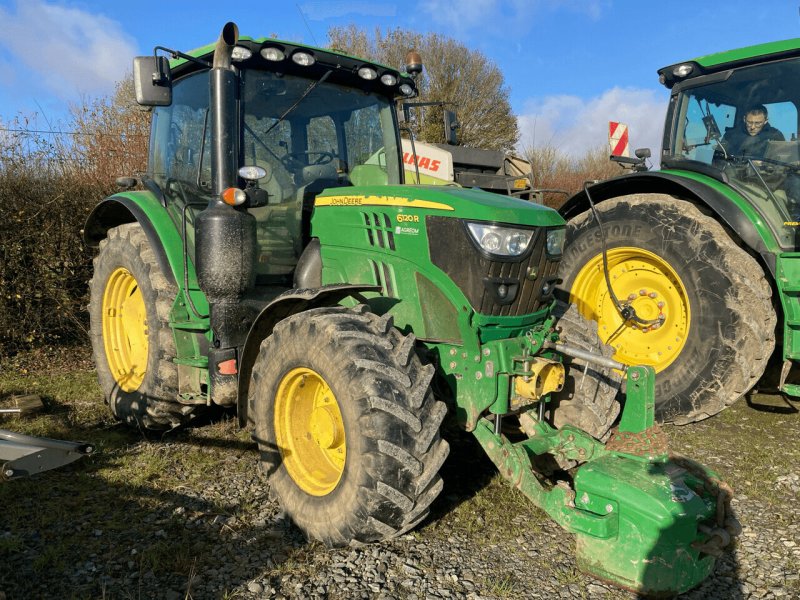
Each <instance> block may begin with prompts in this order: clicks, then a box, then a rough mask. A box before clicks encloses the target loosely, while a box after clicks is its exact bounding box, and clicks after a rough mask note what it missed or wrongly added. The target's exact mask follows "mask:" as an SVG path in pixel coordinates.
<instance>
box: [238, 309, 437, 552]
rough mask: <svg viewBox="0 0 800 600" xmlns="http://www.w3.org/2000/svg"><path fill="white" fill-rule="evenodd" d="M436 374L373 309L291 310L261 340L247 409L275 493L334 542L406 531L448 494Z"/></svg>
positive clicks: (315, 533)
mask: <svg viewBox="0 0 800 600" xmlns="http://www.w3.org/2000/svg"><path fill="white" fill-rule="evenodd" d="M433 372H434V369H433V367H432V366H431V365H423V364H422V363H421V362H420V360H419V358H418V357H417V355H416V353H415V351H414V337H413V336H404V335H402V334H401V333H400V332H399V331H397V330H396V329H395V328H394V327H393V326H392V321H391V319H390V318H386V317H378V316H377V315H375V314H372V313H370V312H368V311H367V309H366V307H365V306H360V307H357V308H356V309H347V308H342V307H329V308H318V309H312V310H309V311H306V312H303V313H300V314H297V315H294V316H291V317H289V318H287V319H285V320H283V321H281V322H280V323H278V325H277V326H276V327H275V329H274V331H273V333H272V334H271V335H270V336H269V337H268V338H267V339H266V340H264V342H263V343H262V345H261V349H260V352H259V355H258V358H257V359H256V363H255V365H254V367H253V375H252V377H253V380H252V383H251V386H250V396H249V412H248V414H249V415H250V419H251V425H252V427H253V436H254V438H255V440H256V441H257V442H258V445H259V449H260V452H261V460H262V466H263V467H264V469H265V470H266V472H267V474H268V477H269V484H270V488H271V491H272V492H273V493H274V494H275V495H276V496H277V497H278V500H279V501H280V503H281V505H282V506H283V508H284V510H286V512H287V513H288V514H289V516H290V517H291V518H292V520H293V521H294V522H295V523H296V524H297V525H298V526H299V527H300V528H301V529H302V530H303V531H305V533H306V534H307V535H308V536H309V537H311V538H314V539H318V540H320V541H322V542H323V543H325V544H327V545H329V546H341V545H346V544H350V543H358V542H371V541H376V540H380V539H386V538H391V537H394V536H396V535H399V534H401V533H403V532H405V531H407V530H409V529H411V528H412V527H414V526H415V525H416V524H417V523H419V522H420V521H422V519H424V518H425V516H426V515H427V514H428V510H429V507H430V504H431V502H433V500H434V498H436V496H437V495H438V494H439V492H440V491H441V489H442V480H441V477H440V476H439V469H440V467H441V466H442V463H443V462H444V459H445V458H446V457H447V454H448V451H449V446H448V444H447V442H445V441H444V440H443V439H441V437H440V434H439V428H440V426H441V423H442V420H443V419H444V416H445V414H446V407H445V405H444V404H443V403H442V402H439V401H437V400H435V399H434V397H433V394H432V393H431V391H430V381H431V378H432V377H433Z"/></svg>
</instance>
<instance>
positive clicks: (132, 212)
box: [83, 191, 198, 289]
mask: <svg viewBox="0 0 800 600" xmlns="http://www.w3.org/2000/svg"><path fill="white" fill-rule="evenodd" d="M134 221H138V223H139V224H140V225H141V226H142V229H143V230H144V233H145V235H146V236H147V240H148V241H149V242H150V247H151V248H152V249H153V251H154V252H155V254H156V260H157V261H158V265H159V267H161V271H162V272H163V273H164V275H165V276H166V277H167V278H168V279H170V281H171V282H172V283H173V284H175V285H176V287H178V288H179V289H180V288H183V287H184V282H185V279H184V271H183V269H184V261H183V240H182V238H181V233H180V231H179V229H178V227H177V226H176V225H175V223H174V222H173V220H172V219H171V218H170V216H169V213H168V212H167V209H166V208H164V206H163V205H162V204H161V203H160V202H159V201H158V199H157V198H156V197H155V195H154V194H152V193H151V192H141V191H138V192H124V193H120V194H115V195H113V196H109V197H108V198H106V199H105V200H103V201H102V202H100V204H98V205H97V206H95V207H94V210H92V212H91V213H90V214H89V217H88V218H87V219H86V225H84V228H83V239H84V242H85V243H86V245H87V246H89V247H90V248H96V247H97V246H98V244H99V243H100V240H102V239H103V238H105V237H106V235H107V233H108V230H109V229H111V228H112V227H117V226H118V225H123V224H124V223H133V222H134ZM186 266H187V270H188V273H187V274H188V284H189V288H193V289H198V286H197V276H196V274H195V269H194V265H193V264H192V262H191V260H190V259H189V258H188V257H187V260H186Z"/></svg>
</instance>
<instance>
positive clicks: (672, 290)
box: [559, 39, 800, 424]
mask: <svg viewBox="0 0 800 600" xmlns="http://www.w3.org/2000/svg"><path fill="white" fill-rule="evenodd" d="M798 74H800V39H794V40H789V41H784V42H775V43H771V44H762V45H759V46H752V47H748V48H742V49H739V50H732V51H728V52H721V53H718V54H711V55H708V56H703V57H701V58H697V59H695V60H692V61H688V62H684V63H679V64H675V65H671V66H669V67H665V68H663V69H661V70H660V71H659V75H660V81H661V82H662V83H663V84H664V85H665V86H666V87H667V88H669V89H670V90H671V97H670V102H669V108H668V111H667V118H666V124H665V127H664V142H663V148H662V150H661V156H660V158H661V170H659V171H648V170H647V167H646V166H645V165H644V157H645V155H648V156H649V151H647V150H645V151H643V152H642V151H638V154H639V155H640V156H641V158H640V159H639V160H636V159H629V162H630V163H632V164H631V165H630V166H631V167H632V169H633V172H632V173H630V174H628V175H623V176H620V177H617V178H614V179H610V180H607V181H603V182H600V183H597V184H595V185H592V186H590V187H589V188H588V193H587V191H586V190H584V191H583V192H580V193H578V194H576V195H575V196H574V197H572V198H571V199H569V200H568V201H567V202H566V203H565V204H564V206H563V207H562V208H561V210H560V212H561V214H562V215H563V216H564V217H565V218H566V219H568V221H569V222H568V225H567V249H566V251H565V253H564V257H563V259H562V261H561V265H560V267H559V275H560V276H561V278H562V279H563V284H562V288H563V290H564V293H565V297H567V298H568V299H569V301H570V302H573V303H575V304H576V305H577V306H578V307H579V310H580V312H581V313H582V314H583V315H584V316H586V317H587V318H590V319H595V320H597V321H598V323H599V333H600V336H601V338H602V339H603V341H604V342H606V343H607V344H610V345H612V346H613V347H614V349H615V358H616V359H617V360H619V361H620V362H623V363H625V364H639V365H649V366H651V367H653V368H654V369H655V370H656V373H657V378H656V380H657V383H656V397H657V403H656V417H657V419H659V420H662V421H666V422H673V423H677V424H683V423H689V422H692V421H697V420H700V419H704V418H706V417H708V416H711V415H713V414H715V413H717V412H719V411H720V410H722V409H723V408H725V407H726V406H728V405H729V404H731V403H732V402H734V401H735V400H737V399H738V398H740V397H742V396H743V395H744V394H745V393H747V392H748V391H749V390H750V389H751V388H753V386H754V385H755V384H756V383H757V382H758V381H759V378H760V377H761V376H762V374H763V373H764V371H765V369H766V367H767V362H768V360H769V359H770V356H771V355H772V353H773V349H774V347H775V342H776V333H777V338H778V341H779V345H780V347H781V351H782V368H781V371H780V375H779V378H776V379H777V384H778V387H779V389H780V390H781V391H782V392H784V393H786V394H789V395H792V396H800V385H798V382H800V379H798V374H799V372H798V362H797V361H798V360H800V337H799V336H798V334H799V333H800V253H798V252H797V247H798V246H797V244H798V227H800V142H798V141H797V132H798V127H800V117H798V114H799V111H800V79H799V78H798ZM748 114H750V115H751V116H750V117H748V116H747V115H748ZM750 122H752V127H754V129H752V132H753V133H754V134H755V135H753V136H751V135H749V134H748V131H747V127H748V126H750V125H751V123H750ZM765 122H766V123H765ZM590 199H591V200H592V201H593V202H595V203H596V204H597V206H596V210H597V217H599V219H598V218H597V217H595V216H593V214H592V211H591V207H590ZM598 220H599V222H600V223H602V230H603V231H602V232H601V228H600V227H598ZM604 243H605V254H606V261H605V263H606V265H607V266H606V267H604V260H603V245H604ZM607 281H608V282H610V287H609V283H607ZM778 318H780V321H781V323H782V325H781V326H780V327H777V332H776V322H777V321H778ZM776 354H777V353H776ZM776 358H778V356H776Z"/></svg>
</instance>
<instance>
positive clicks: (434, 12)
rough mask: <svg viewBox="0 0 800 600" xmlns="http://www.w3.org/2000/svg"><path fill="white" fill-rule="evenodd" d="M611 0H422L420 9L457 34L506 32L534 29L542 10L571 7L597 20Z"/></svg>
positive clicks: (573, 10)
mask: <svg viewBox="0 0 800 600" xmlns="http://www.w3.org/2000/svg"><path fill="white" fill-rule="evenodd" d="M608 5H609V0H422V1H420V2H419V3H418V7H419V10H420V11H421V12H423V13H425V14H427V15H428V16H429V17H430V18H431V20H432V21H433V22H435V23H438V24H440V25H444V26H445V27H447V28H448V29H449V30H451V31H454V32H455V33H456V34H460V35H463V34H466V33H467V32H469V31H471V30H473V29H480V30H481V32H484V33H485V32H486V30H487V28H489V27H491V28H493V29H495V30H497V31H502V32H505V33H506V34H508V33H510V32H513V33H514V34H517V33H522V32H528V31H530V30H531V29H532V28H533V26H534V24H535V22H536V20H535V18H534V17H535V16H536V13H537V12H540V11H545V10H549V11H556V10H561V9H563V10H568V11H570V12H575V13H580V14H585V15H587V16H588V17H589V18H590V19H594V20H597V19H599V18H600V17H601V16H602V12H603V9H604V8H605V7H606V6H608Z"/></svg>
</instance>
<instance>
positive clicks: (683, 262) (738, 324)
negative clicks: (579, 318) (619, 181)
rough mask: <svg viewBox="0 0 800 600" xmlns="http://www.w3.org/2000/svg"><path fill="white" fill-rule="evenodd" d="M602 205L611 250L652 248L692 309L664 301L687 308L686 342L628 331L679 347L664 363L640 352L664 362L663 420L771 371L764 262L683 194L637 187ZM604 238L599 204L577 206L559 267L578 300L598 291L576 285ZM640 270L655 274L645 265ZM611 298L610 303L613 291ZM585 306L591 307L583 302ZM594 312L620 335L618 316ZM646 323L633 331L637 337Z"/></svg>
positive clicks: (675, 419) (681, 419)
mask: <svg viewBox="0 0 800 600" xmlns="http://www.w3.org/2000/svg"><path fill="white" fill-rule="evenodd" d="M597 210H598V211H599V213H600V215H601V216H600V218H601V221H602V223H603V226H604V231H605V235H606V243H607V248H608V249H609V252H613V251H614V249H615V248H619V249H620V250H619V252H621V253H623V254H624V252H627V251H628V250H627V249H633V251H634V252H642V250H644V251H646V252H648V253H650V256H651V257H655V260H657V261H661V263H663V264H665V265H667V266H668V268H670V269H671V270H672V271H673V272H674V274H676V275H677V277H678V278H679V279H680V282H681V283H682V285H683V289H684V290H685V294H683V296H682V297H683V298H684V300H683V301H682V304H683V305H685V307H684V309H685V308H688V311H685V312H683V313H681V312H680V311H679V310H678V307H677V306H676V307H674V308H673V307H669V306H668V307H667V309H666V310H667V311H671V312H670V313H669V314H682V315H683V317H682V318H683V327H684V330H683V331H682V332H681V330H680V329H676V331H679V332H681V333H682V335H683V338H682V339H684V340H685V341H684V342H683V343H682V345H680V344H679V345H676V346H675V349H674V350H673V347H672V346H671V345H667V344H661V345H660V346H659V347H657V348H653V349H652V350H650V347H649V346H645V344H647V343H649V342H647V341H645V342H642V341H638V342H637V341H635V340H636V339H638V340H647V339H648V338H641V337H639V338H629V339H631V340H634V341H631V342H630V343H631V347H632V346H635V345H636V344H637V343H638V344H642V346H641V347H647V348H648V350H649V351H652V352H654V351H658V352H660V351H661V350H665V351H666V350H669V351H672V352H673V353H677V354H673V356H672V357H670V358H669V361H667V360H664V362H663V363H662V364H659V363H658V360H654V361H653V362H649V363H648V362H645V361H640V362H642V363H644V364H651V365H652V366H654V367H656V370H657V375H656V418H657V420H659V421H661V422H666V423H675V424H678V425H681V424H685V423H691V422H694V421H699V420H702V419H705V418H707V417H709V416H711V415H714V414H716V413H717V412H719V411H720V410H722V409H723V408H725V407H726V406H728V405H730V404H731V403H733V402H735V401H736V400H737V399H739V398H740V397H742V396H743V395H744V394H745V393H746V392H747V391H748V390H750V389H751V388H752V387H753V386H754V385H755V384H756V382H757V381H758V379H759V377H760V376H761V375H762V373H763V372H764V369H765V368H766V365H767V361H768V360H769V357H770V355H771V354H772V351H773V349H774V347H775V323H776V315H775V310H774V309H773V306H772V302H771V295H772V292H771V289H770V286H769V284H768V283H767V281H766V279H765V277H764V271H763V269H762V268H761V267H760V265H759V264H758V262H756V260H755V259H754V258H753V257H751V256H750V255H749V254H748V253H747V252H746V251H745V250H743V249H742V248H741V247H739V246H738V245H737V243H736V242H735V241H734V240H733V239H731V237H730V235H729V234H728V233H727V232H726V230H725V229H724V228H723V227H722V226H721V225H720V224H719V223H718V222H717V221H715V220H714V219H713V218H712V217H710V216H707V215H705V214H703V213H702V212H701V211H700V210H699V209H698V208H697V207H696V206H695V205H693V204H692V203H690V202H687V201H684V200H678V199H676V198H673V197H671V196H665V195H658V194H647V195H631V196H623V197H620V198H615V199H612V200H608V201H606V202H603V203H600V204H598V205H597ZM600 240H601V238H600V234H599V230H598V227H597V222H596V220H595V219H594V218H593V216H592V214H591V211H587V212H585V213H583V214H581V215H578V216H577V217H575V218H574V219H572V220H571V221H570V222H569V223H568V225H567V244H566V250H565V252H564V257H563V259H562V261H561V266H560V270H559V276H560V277H561V278H562V279H563V283H562V284H561V291H560V293H561V294H562V295H563V296H562V297H569V300H570V302H577V303H579V304H580V303H581V302H589V303H594V302H596V301H597V298H588V299H587V298H582V297H581V294H583V293H584V292H576V290H578V289H583V290H585V288H582V287H581V286H580V285H576V277H577V276H578V275H579V273H580V272H581V269H582V268H583V267H584V266H585V265H587V264H589V263H590V262H591V261H597V260H598V258H599V256H600V254H601V252H602V247H601V241H600ZM623 249H625V250H623ZM621 255H622V254H621ZM642 256H644V253H642ZM620 264H621V265H622V264H624V263H620ZM629 264H631V263H629ZM635 272H636V271H635V269H633V268H631V269H630V271H629V273H628V275H626V277H633V275H634V274H635ZM642 274H643V275H646V276H650V274H649V273H648V272H647V270H646V269H643V270H642ZM600 276H601V275H598V276H597V277H600ZM581 277H583V276H581ZM621 279H622V277H621ZM667 280H668V278H664V279H662V281H667ZM668 283H670V282H669V281H668ZM673 283H674V282H673ZM630 287H632V288H635V287H637V286H630ZM603 289H605V288H603ZM674 289H679V286H674ZM615 290H617V287H616V286H615ZM645 291H646V290H645ZM628 292H631V296H630V297H633V296H635V295H636V294H637V293H641V292H637V291H636V289H631V290H627V291H626V290H617V296H618V297H619V299H620V301H625V300H626V296H625V294H626V293H628ZM584 295H592V294H584ZM604 301H605V302H610V301H609V300H608V299H607V296H606V299H605V300H604ZM676 304H681V302H679V303H676ZM584 306H585V305H584ZM582 312H584V314H586V310H585V309H582ZM589 312H591V310H589ZM665 314H667V313H665ZM669 314H667V318H668V319H669ZM591 316H592V317H593V318H596V319H597V320H598V321H599V322H600V325H601V335H602V334H603V333H605V334H606V335H608V336H610V335H613V334H611V333H608V332H609V331H610V330H612V329H616V323H613V324H612V323H610V322H607V323H604V319H603V317H602V316H601V315H597V314H596V313H594V314H592V315H591ZM609 321H610V320H609ZM604 325H606V326H607V327H605V328H604V327H603V326H604ZM668 325H669V321H666V322H665V323H664V329H665V331H669V332H671V331H672V330H671V329H668V327H667V326H668ZM640 332H641V330H640ZM640 332H637V333H635V334H633V335H634V336H639V335H640ZM651 332H652V333H655V331H653V330H651ZM661 333H663V332H661ZM649 339H654V338H649ZM671 339H672V338H670V340H671ZM675 339H679V338H678V337H676V338H675ZM612 343H613V342H612ZM614 345H615V347H616V349H617V357H618V358H619V359H620V360H622V361H623V362H629V363H630V362H633V361H631V360H628V361H625V359H624V358H622V354H621V352H620V349H621V344H614ZM622 350H623V351H624V350H625V348H622Z"/></svg>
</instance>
